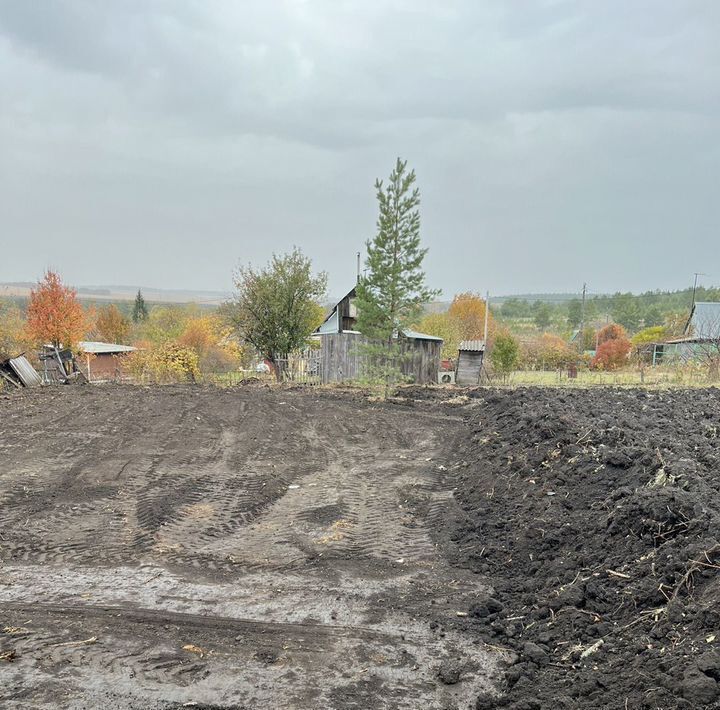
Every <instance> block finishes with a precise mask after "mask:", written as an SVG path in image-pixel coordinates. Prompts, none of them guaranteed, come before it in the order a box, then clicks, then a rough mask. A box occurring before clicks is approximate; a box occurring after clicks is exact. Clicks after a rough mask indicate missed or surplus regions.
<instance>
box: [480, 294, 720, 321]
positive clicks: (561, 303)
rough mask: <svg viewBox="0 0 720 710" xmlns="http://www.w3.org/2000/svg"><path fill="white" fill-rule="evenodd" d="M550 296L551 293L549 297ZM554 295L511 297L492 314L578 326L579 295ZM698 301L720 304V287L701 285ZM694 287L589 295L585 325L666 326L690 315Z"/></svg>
mask: <svg viewBox="0 0 720 710" xmlns="http://www.w3.org/2000/svg"><path fill="white" fill-rule="evenodd" d="M548 296H550V294H548ZM565 296H566V295H565V294H553V295H552V299H550V298H549V297H548V300H543V299H542V298H538V299H536V300H534V301H531V300H528V299H526V298H521V297H516V296H510V297H507V298H505V299H504V300H503V301H502V302H501V303H499V304H497V305H496V306H495V307H494V308H493V311H494V312H495V313H496V314H497V315H498V316H499V317H500V318H501V319H502V320H512V319H520V318H532V319H535V320H542V321H553V322H558V321H565V322H567V324H568V325H569V326H571V327H577V326H578V325H579V324H580V322H581V320H582V317H583V311H582V300H581V298H580V297H579V296H570V298H566V297H565ZM695 300H696V301H720V288H718V287H715V286H711V287H701V286H698V288H697V292H696V294H695ZM691 304H692V288H687V289H683V290H680V291H646V292H645V293H640V294H633V293H615V294H612V295H609V294H608V295H594V294H588V295H587V296H586V300H585V322H586V323H588V322H590V321H592V320H593V319H598V318H605V317H607V316H610V317H611V318H612V319H613V320H614V321H615V322H616V323H620V324H621V325H623V326H625V327H626V328H627V329H628V330H631V331H635V330H638V329H639V328H641V327H651V326H658V325H663V324H664V323H665V322H666V320H667V319H668V318H669V317H676V318H677V317H683V316H689V315H690V307H691Z"/></svg>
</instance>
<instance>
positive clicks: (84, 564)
mask: <svg viewBox="0 0 720 710" xmlns="http://www.w3.org/2000/svg"><path fill="white" fill-rule="evenodd" d="M0 417H1V421H2V431H1V433H0V461H1V462H2V464H1V466H0V554H1V558H2V567H0V614H1V619H2V620H1V622H0V706H1V707H3V708H18V709H20V708H22V709H23V710H25V709H26V708H87V709H88V710H89V709H90V708H97V707H103V708H118V709H125V708H143V709H145V708H179V707H203V708H248V709H250V708H252V709H253V710H254V709H256V708H293V709H294V710H301V709H304V708H313V709H315V708H338V709H345V708H362V709H366V708H420V707H422V708H427V709H431V708H438V709H443V710H449V709H451V708H468V707H473V706H474V704H475V700H476V698H477V697H478V696H480V695H482V694H485V693H487V692H491V693H492V692H495V690H494V689H495V688H497V687H499V686H498V683H499V682H500V680H501V677H502V669H501V666H502V665H504V664H505V662H506V661H507V660H508V659H509V658H510V656H509V654H508V653H507V652H505V651H503V650H500V649H497V648H494V647H493V645H492V644H491V645H488V644H486V643H484V642H482V641H481V640H480V639H479V638H478V637H477V635H476V634H475V632H474V630H473V629H471V628H469V626H468V628H467V629H463V628H462V626H457V625H455V624H454V623H453V622H454V621H455V620H456V619H459V618H468V617H467V609H469V608H470V607H471V606H472V605H473V604H474V603H475V602H476V600H477V599H478V598H479V597H481V596H483V595H485V594H486V593H487V592H488V587H487V586H486V584H485V582H484V581H483V578H482V576H480V575H478V574H476V573H475V572H473V571H472V570H463V569H460V568H457V567H455V566H453V564H452V563H451V561H450V560H449V559H448V558H447V555H445V554H444V552H443V550H442V549H441V547H440V546H438V542H437V540H436V535H435V531H436V530H438V529H443V527H444V521H445V520H446V519H448V518H449V517H452V509H453V508H456V507H457V504H456V503H455V502H454V500H453V496H452V487H451V483H450V481H449V480H448V479H447V478H446V471H449V470H452V469H453V467H455V466H457V464H458V461H457V456H456V451H458V450H459V445H458V441H459V440H462V438H463V437H464V436H465V434H466V428H465V426H466V425H465V424H464V422H463V414H462V412H461V411H460V409H459V408H457V407H453V406H447V405H443V404H442V403H435V402H430V403H427V404H416V406H403V405H398V404H386V405H379V404H372V403H369V402H367V401H365V400H364V399H363V398H362V397H359V396H350V395H334V394H332V393H316V392H313V391H299V390H298V391H287V390H276V389H270V388H266V387H262V386H248V387H241V388H236V389H233V390H219V389H214V388H201V387H190V386H187V387H182V386H178V387H154V388H143V387H132V386H126V387H121V386H97V387H95V386H85V387H67V388H54V389H44V390H42V391H25V392H21V393H14V394H11V395H5V396H2V397H0ZM458 614H460V615H462V616H458ZM451 627H452V628H451Z"/></svg>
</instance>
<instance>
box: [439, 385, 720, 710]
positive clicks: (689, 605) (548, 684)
mask: <svg viewBox="0 0 720 710" xmlns="http://www.w3.org/2000/svg"><path fill="white" fill-rule="evenodd" d="M472 394H474V396H475V397H477V399H476V400H475V406H474V407H472V409H471V411H472V414H471V415H470V418H469V425H470V426H471V428H472V441H471V442H469V443H468V449H467V451H465V452H464V453H465V462H464V464H463V467H462V468H461V469H460V472H459V473H451V474H449V476H451V477H452V478H453V479H454V483H455V485H456V490H455V498H456V500H457V501H458V502H459V503H460V505H461V507H462V509H463V511H464V514H461V515H459V517H458V519H457V521H456V523H455V525H454V530H453V531H452V532H451V533H450V534H449V537H450V540H452V544H450V545H449V546H448V550H449V554H450V555H451V556H452V557H453V558H454V559H455V562H456V563H457V564H458V565H461V566H464V567H467V568H469V569H472V570H473V571H475V572H477V573H478V574H479V575H480V576H481V578H483V579H484V581H486V582H488V583H489V584H491V585H492V586H493V588H494V590H493V591H492V592H491V593H490V594H488V595H487V597H486V598H484V599H481V600H480V601H479V602H478V603H475V604H473V605H471V606H470V607H469V609H468V612H469V616H468V618H467V619H462V620H460V619H459V620H458V623H463V624H464V622H465V621H468V623H469V624H472V626H473V627H474V629H475V630H476V632H477V634H478V635H479V637H480V638H482V639H483V640H485V641H487V642H489V643H491V644H494V645H496V646H501V647H506V648H510V649H512V650H513V651H515V653H516V654H517V661H516V663H515V664H514V665H511V666H510V668H509V669H508V670H507V671H506V674H505V688H504V695H503V696H502V697H501V698H500V699H496V698H490V697H481V698H479V699H478V703H477V707H478V708H494V707H508V708H514V709H516V710H520V709H521V708H522V709H527V710H530V709H536V708H537V709H540V708H634V709H637V708H711V707H719V706H720V705H718V701H720V683H719V681H720V586H718V571H719V570H720V493H719V492H718V489H719V488H720V440H719V439H718V435H719V430H720V394H719V393H718V391H717V390H714V389H711V390H692V391H666V392H650V391H638V390H629V391H628V390H622V391H621V390H613V389H603V390H572V391H559V390H545V389H521V390H513V391H502V392H491V391H487V390H485V391H482V390H479V391H477V392H475V393H472ZM466 628H467V627H466Z"/></svg>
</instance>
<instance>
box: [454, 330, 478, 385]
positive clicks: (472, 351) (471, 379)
mask: <svg viewBox="0 0 720 710" xmlns="http://www.w3.org/2000/svg"><path fill="white" fill-rule="evenodd" d="M484 358H485V341H483V340H463V341H462V342H461V343H460V346H459V347H458V359H457V365H456V367H455V383H456V384H458V385H462V386H465V387H466V386H469V385H477V384H480V377H481V375H482V366H483V360H484Z"/></svg>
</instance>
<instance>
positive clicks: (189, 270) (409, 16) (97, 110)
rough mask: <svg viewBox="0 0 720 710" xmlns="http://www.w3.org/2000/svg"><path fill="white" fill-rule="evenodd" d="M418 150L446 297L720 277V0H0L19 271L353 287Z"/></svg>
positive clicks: (2, 87) (2, 256)
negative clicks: (259, 276)
mask: <svg viewBox="0 0 720 710" xmlns="http://www.w3.org/2000/svg"><path fill="white" fill-rule="evenodd" d="M398 155H399V156H402V157H403V158H406V159H407V160H408V161H409V164H410V165H411V166H413V167H414V168H415V170H416V172H417V178H418V185H419V187H420V190H421V196H422V206H421V213H422V238H423V240H424V243H425V245H426V246H428V247H429V249H430V251H429V254H428V257H427V259H426V267H427V268H426V270H427V274H428V280H429V282H430V285H431V286H433V287H437V288H441V289H443V291H444V295H445V296H451V295H452V294H453V293H455V292H457V291H460V290H483V291H484V290H485V289H487V288H489V289H490V290H491V291H492V292H494V293H497V294H500V293H511V292H528V291H533V292H538V291H568V290H570V291H573V290H574V291H577V290H578V289H579V288H580V287H581V285H582V282H583V281H587V282H588V284H589V286H590V288H591V289H593V290H595V291H614V290H644V289H650V288H679V287H684V286H686V285H688V284H689V283H691V281H692V273H693V272H694V271H703V272H706V273H708V274H709V275H710V276H709V277H707V278H705V279H704V280H705V282H706V283H708V284H709V283H720V253H719V250H718V243H719V237H720V194H719V192H718V190H719V186H720V2H717V0H706V1H702V0H683V1H678V0H631V1H628V0H602V2H599V1H597V0H586V1H584V2H576V1H574V0H534V1H531V0H527V1H525V0H512V1H507V0H496V1H494V2H486V1H481V0H458V1H455V2H452V1H448V2H438V0H427V1H426V0H387V1H384V0H357V1H355V0H284V1H283V0H257V1H248V0H105V1H103V2H98V1H97V0H0V244H1V245H2V247H3V248H2V250H0V281H21V280H34V279H36V278H37V277H38V276H39V275H41V274H42V272H43V270H44V269H45V268H46V267H48V266H52V267H54V268H57V269H58V270H60V272H61V274H62V275H63V276H64V278H65V279H66V280H67V281H69V282H70V283H74V284H76V285H89V284H142V285H147V286H158V287H163V288H192V289H218V290H226V289H229V288H230V287H231V276H232V270H233V267H234V266H235V265H236V264H237V263H238V260H249V261H252V262H253V263H256V264H260V263H264V262H265V261H266V260H267V259H268V258H269V256H270V254H271V253H272V252H273V251H284V250H287V249H290V248H291V246H292V245H293V244H297V245H299V246H300V247H301V248H302V249H303V250H304V251H305V253H306V254H307V255H308V256H310V257H311V258H312V260H313V262H314V264H315V266H316V267H317V268H318V269H323V270H326V271H327V272H328V273H329V275H330V291H331V293H332V294H339V293H340V292H342V291H343V290H344V289H345V288H346V287H347V286H348V285H349V284H351V283H352V282H353V280H354V274H355V253H356V252H357V251H358V250H360V249H363V250H364V242H365V240H366V239H367V238H369V237H372V236H373V234H374V227H375V216H376V203H375V197H374V190H373V182H374V179H375V178H376V177H382V176H386V175H387V174H388V173H389V171H390V169H391V168H392V166H393V163H394V160H395V158H396V156H398Z"/></svg>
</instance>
